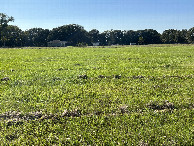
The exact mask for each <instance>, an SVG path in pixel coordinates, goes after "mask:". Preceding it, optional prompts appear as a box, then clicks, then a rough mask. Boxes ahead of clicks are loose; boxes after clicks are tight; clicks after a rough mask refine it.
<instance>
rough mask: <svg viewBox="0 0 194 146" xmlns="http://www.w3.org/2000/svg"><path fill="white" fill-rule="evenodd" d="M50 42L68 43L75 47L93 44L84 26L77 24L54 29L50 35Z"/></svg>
mask: <svg viewBox="0 0 194 146" xmlns="http://www.w3.org/2000/svg"><path fill="white" fill-rule="evenodd" d="M48 40H61V41H67V42H68V43H69V44H70V45H73V46H76V45H78V44H80V43H84V44H89V43H91V42H90V37H89V33H88V32H87V31H86V30H85V29H84V28H83V27H82V26H80V25H77V24H69V25H63V26H61V27H58V28H54V29H52V30H51V31H50V33H49V36H48Z"/></svg>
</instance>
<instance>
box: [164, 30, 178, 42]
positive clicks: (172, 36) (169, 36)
mask: <svg viewBox="0 0 194 146" xmlns="http://www.w3.org/2000/svg"><path fill="white" fill-rule="evenodd" d="M177 34H178V30H175V29H169V30H165V31H164V32H163V33H162V35H161V39H162V42H163V43H165V44H174V43H178V37H177Z"/></svg>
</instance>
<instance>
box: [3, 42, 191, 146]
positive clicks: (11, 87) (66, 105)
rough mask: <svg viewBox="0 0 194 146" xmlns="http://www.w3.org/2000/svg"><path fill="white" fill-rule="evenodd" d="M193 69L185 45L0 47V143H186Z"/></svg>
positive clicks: (189, 48)
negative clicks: (4, 79) (85, 77)
mask: <svg viewBox="0 0 194 146" xmlns="http://www.w3.org/2000/svg"><path fill="white" fill-rule="evenodd" d="M81 75H87V79H83V78H82V76H81ZM99 75H101V77H99ZM102 75H103V76H102ZM193 75H194V46H192V45H185V46H184V45H176V46H172V45H170V46H169V45H168V46H167V45H158V46H157V45H154V46H152V45H150V46H131V47H127V46H126V47H118V48H117V47H114V48H73V47H67V48H41V49H38V48H28V49H0V79H3V78H5V77H8V78H9V80H7V81H3V80H2V81H0V144H2V145H5V144H7V145H8V144H10V145H11V144H12V145H14V144H15V145H59V144H61V145H64V144H69V145H73V144H74V145H80V144H81V145H102V144H105V145H119V144H120V145H124V144H125V145H193V144H194V143H193V141H194V140H193V137H194V134H193V132H194V128H193V127H194V122H193V120H194V118H193V115H194V110H193V107H194V97H193V95H194V91H193V87H194V79H193ZM117 76H118V78H117ZM64 111H65V112H64ZM38 114H39V116H37V115H38Z"/></svg>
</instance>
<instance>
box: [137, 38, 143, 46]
mask: <svg viewBox="0 0 194 146" xmlns="http://www.w3.org/2000/svg"><path fill="white" fill-rule="evenodd" d="M138 44H139V45H143V44H144V38H143V37H142V36H140V37H139V40H138Z"/></svg>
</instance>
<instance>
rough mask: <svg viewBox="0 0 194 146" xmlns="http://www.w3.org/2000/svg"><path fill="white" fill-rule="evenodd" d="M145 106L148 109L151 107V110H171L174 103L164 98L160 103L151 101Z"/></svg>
mask: <svg viewBox="0 0 194 146" xmlns="http://www.w3.org/2000/svg"><path fill="white" fill-rule="evenodd" d="M147 107H148V108H149V109H153V110H163V111H165V110H167V109H168V110H173V109H174V108H175V107H174V104H173V103H171V102H169V101H168V100H165V101H164V102H163V103H162V104H157V103H154V102H151V103H149V104H148V105H147Z"/></svg>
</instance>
